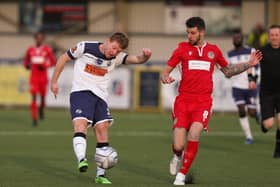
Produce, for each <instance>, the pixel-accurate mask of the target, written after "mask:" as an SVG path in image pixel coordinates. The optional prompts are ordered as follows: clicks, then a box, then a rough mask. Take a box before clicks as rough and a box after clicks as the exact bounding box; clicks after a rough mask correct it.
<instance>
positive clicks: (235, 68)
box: [221, 50, 262, 78]
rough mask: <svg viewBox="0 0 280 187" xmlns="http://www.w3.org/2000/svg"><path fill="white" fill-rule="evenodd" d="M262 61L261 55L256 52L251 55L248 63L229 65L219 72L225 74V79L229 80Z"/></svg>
mask: <svg viewBox="0 0 280 187" xmlns="http://www.w3.org/2000/svg"><path fill="white" fill-rule="evenodd" d="M261 59H262V53H261V52H260V51H259V50H257V51H255V52H253V53H252V54H251V58H250V60H249V61H248V62H244V63H239V64H229V65H228V66H226V67H223V68H221V71H222V72H223V73H224V74H225V76H226V77H228V78H230V77H232V76H234V75H237V74H240V73H242V72H243V71H246V70H247V69H249V68H251V67H254V66H255V65H257V64H258V63H259V62H260V60H261Z"/></svg>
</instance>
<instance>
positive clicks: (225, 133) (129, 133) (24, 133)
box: [0, 131, 275, 137]
mask: <svg viewBox="0 0 280 187" xmlns="http://www.w3.org/2000/svg"><path fill="white" fill-rule="evenodd" d="M88 134H89V136H91V135H93V134H92V133H91V132H89V133H88ZM71 135H73V132H71V131H0V136H71ZM109 135H110V136H120V137H122V136H132V137H153V136H154V137H168V136H170V137H171V136H172V133H171V131H170V133H169V132H166V131H110V132H109ZM274 135H275V133H274V132H268V133H266V134H264V133H261V132H258V133H254V132H253V136H256V137H257V136H274ZM203 136H210V137H215V136H232V137H235V136H236V137H242V136H244V135H243V133H242V132H238V131H211V132H209V133H203Z"/></svg>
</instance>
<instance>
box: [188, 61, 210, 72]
mask: <svg viewBox="0 0 280 187" xmlns="http://www.w3.org/2000/svg"><path fill="white" fill-rule="evenodd" d="M189 70H205V71H210V62H208V61H204V60H189Z"/></svg>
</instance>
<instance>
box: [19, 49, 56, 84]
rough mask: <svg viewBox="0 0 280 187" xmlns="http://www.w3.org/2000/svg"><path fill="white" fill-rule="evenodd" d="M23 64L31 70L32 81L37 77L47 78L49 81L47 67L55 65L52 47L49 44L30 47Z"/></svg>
mask: <svg viewBox="0 0 280 187" xmlns="http://www.w3.org/2000/svg"><path fill="white" fill-rule="evenodd" d="M23 65H24V66H25V67H29V68H30V70H31V77H30V81H31V82H32V81H33V80H35V79H36V80H38V79H41V80H46V82H47V68H48V67H51V66H54V65H55V57H54V54H53V52H52V49H51V48H50V47H48V46H47V45H41V46H40V47H36V46H32V47H29V48H28V50H27V52H26V55H25V58H24V62H23Z"/></svg>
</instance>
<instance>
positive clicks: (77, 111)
mask: <svg viewBox="0 0 280 187" xmlns="http://www.w3.org/2000/svg"><path fill="white" fill-rule="evenodd" d="M95 104H96V99H95V97H94V96H93V95H92V93H91V92H90V91H78V92H72V93H71V94H70V111H71V117H72V120H73V121H74V120H76V119H84V120H86V121H87V122H88V123H89V124H92V122H93V114H94V112H95Z"/></svg>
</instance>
